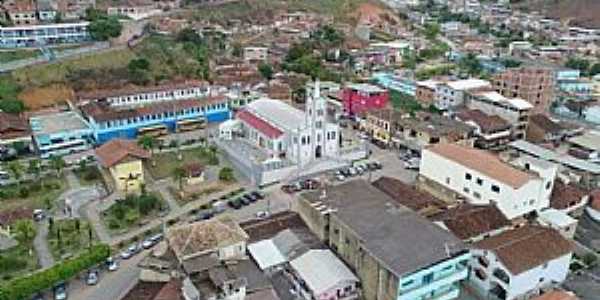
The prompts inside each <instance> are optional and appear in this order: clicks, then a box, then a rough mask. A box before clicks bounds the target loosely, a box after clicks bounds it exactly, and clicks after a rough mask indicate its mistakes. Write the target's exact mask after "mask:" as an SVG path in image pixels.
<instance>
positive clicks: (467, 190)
mask: <svg viewBox="0 0 600 300" xmlns="http://www.w3.org/2000/svg"><path fill="white" fill-rule="evenodd" d="M463 192H465V193H467V194H468V193H469V192H471V190H469V188H468V187H466V186H465V187H464V188H463Z"/></svg>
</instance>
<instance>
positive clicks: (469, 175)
mask: <svg viewBox="0 0 600 300" xmlns="http://www.w3.org/2000/svg"><path fill="white" fill-rule="evenodd" d="M471 178H473V176H471V174H469V173H465V179H466V180H471Z"/></svg>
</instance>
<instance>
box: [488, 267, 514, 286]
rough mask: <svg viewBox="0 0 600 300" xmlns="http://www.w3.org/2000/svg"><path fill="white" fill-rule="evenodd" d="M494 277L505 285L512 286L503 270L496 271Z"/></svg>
mask: <svg viewBox="0 0 600 300" xmlns="http://www.w3.org/2000/svg"><path fill="white" fill-rule="evenodd" d="M492 275H493V276H494V277H495V278H497V279H499V280H500V281H502V282H503V283H505V284H510V277H509V276H508V274H506V272H504V271H503V270H501V269H495V270H494V272H493V273H492Z"/></svg>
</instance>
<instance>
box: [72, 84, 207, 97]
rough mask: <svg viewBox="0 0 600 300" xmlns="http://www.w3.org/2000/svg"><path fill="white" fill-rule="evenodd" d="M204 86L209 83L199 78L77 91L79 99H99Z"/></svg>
mask: <svg viewBox="0 0 600 300" xmlns="http://www.w3.org/2000/svg"><path fill="white" fill-rule="evenodd" d="M202 86H207V83H206V82H204V81H199V80H186V81H174V82H170V83H165V84H161V85H156V86H129V87H125V88H122V89H106V90H96V91H91V92H80V93H77V99H78V100H80V101H83V100H97V99H104V98H109V97H116V96H127V95H136V94H144V93H153V92H160V91H173V90H181V89H188V88H192V87H202Z"/></svg>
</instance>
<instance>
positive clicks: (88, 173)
mask: <svg viewBox="0 0 600 300" xmlns="http://www.w3.org/2000/svg"><path fill="white" fill-rule="evenodd" d="M73 173H74V174H75V176H77V179H79V183H81V185H83V186H90V185H95V184H102V183H103V182H102V173H100V170H99V169H98V167H97V166H86V167H83V168H77V169H75V170H73Z"/></svg>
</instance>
